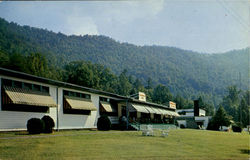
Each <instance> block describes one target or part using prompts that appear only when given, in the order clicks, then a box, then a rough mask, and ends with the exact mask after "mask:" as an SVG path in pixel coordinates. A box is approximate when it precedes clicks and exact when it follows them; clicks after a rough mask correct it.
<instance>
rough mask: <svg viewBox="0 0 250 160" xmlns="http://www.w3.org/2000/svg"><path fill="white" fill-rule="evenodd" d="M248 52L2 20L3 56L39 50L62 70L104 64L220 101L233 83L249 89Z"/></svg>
mask: <svg viewBox="0 0 250 160" xmlns="http://www.w3.org/2000/svg"><path fill="white" fill-rule="evenodd" d="M249 50H250V48H246V49H242V50H233V51H230V52H226V53H221V54H201V53H197V52H193V51H188V50H183V49H179V48H174V47H166V46H136V45H133V44H128V43H121V42H117V41H115V40H114V39H112V38H109V37H106V36H90V35H85V36H75V35H72V36H67V35H64V34H62V33H54V32H52V31H48V30H45V29H38V28H33V27H29V26H20V25H18V24H16V23H13V22H11V23H9V22H7V21H5V20H4V19H1V18H0V52H3V53H6V54H13V53H22V54H24V55H25V54H26V55H27V54H29V53H33V52H40V53H42V54H45V55H46V56H47V57H48V59H49V61H50V62H51V63H53V62H54V61H56V64H57V66H59V67H63V66H64V64H66V63H68V62H70V61H76V60H86V61H91V62H93V63H98V64H103V65H104V66H106V67H108V68H110V69H111V70H112V71H113V72H114V73H115V74H119V73H121V71H123V70H124V69H126V70H127V71H128V73H129V74H130V75H132V76H134V77H137V78H139V79H140V80H141V81H142V82H143V83H144V84H146V83H147V80H148V79H149V78H151V79H152V81H153V84H159V83H161V84H164V85H166V86H167V87H168V88H169V89H170V91H171V92H172V93H174V94H180V95H182V96H184V97H185V98H190V99H194V98H197V96H198V95H202V96H203V97H206V98H208V99H209V100H210V101H211V103H215V104H217V103H218V99H220V98H221V97H222V96H223V95H224V94H225V91H226V88H227V87H228V86H230V85H237V86H238V87H240V88H241V89H247V86H248V74H249V65H248V62H249Z"/></svg>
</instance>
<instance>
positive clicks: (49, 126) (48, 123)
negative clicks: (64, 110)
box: [42, 116, 55, 133]
mask: <svg viewBox="0 0 250 160" xmlns="http://www.w3.org/2000/svg"><path fill="white" fill-rule="evenodd" d="M42 120H43V122H44V125H45V127H44V131H43V132H44V133H52V131H53V128H54V127H55V122H54V120H53V119H52V118H51V117H50V116H43V118H42Z"/></svg>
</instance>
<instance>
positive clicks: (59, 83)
mask: <svg viewBox="0 0 250 160" xmlns="http://www.w3.org/2000/svg"><path fill="white" fill-rule="evenodd" d="M0 75H4V76H9V77H15V78H20V79H26V80H32V81H36V82H40V83H46V84H50V85H54V86H57V87H64V88H70V89H77V90H82V91H86V92H90V93H94V94H99V95H104V96H109V97H113V98H118V99H120V100H121V101H124V102H126V101H129V102H134V103H139V104H147V105H151V106H156V107H160V108H165V109H172V108H169V107H168V106H165V105H161V104H157V103H152V102H143V101H139V100H137V99H134V98H130V97H127V96H122V95H118V94H115V93H110V92H106V91H101V90H97V89H93V88H88V87H83V86H79V85H75V84H71V83H66V82H62V81H57V80H53V79H48V78H43V77H39V76H35V75H31V74H27V73H23V72H18V71H14V70H10V69H6V68H1V67H0ZM172 110H174V109H172Z"/></svg>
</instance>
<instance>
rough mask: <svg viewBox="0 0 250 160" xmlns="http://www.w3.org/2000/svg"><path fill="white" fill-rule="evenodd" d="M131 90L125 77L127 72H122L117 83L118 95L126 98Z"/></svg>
mask: <svg viewBox="0 0 250 160" xmlns="http://www.w3.org/2000/svg"><path fill="white" fill-rule="evenodd" d="M131 89H132V85H131V84H130V82H129V79H128V77H127V70H123V72H122V73H121V74H120V76H119V83H118V91H117V93H118V94H121V95H125V96H128V95H129V94H130V91H131Z"/></svg>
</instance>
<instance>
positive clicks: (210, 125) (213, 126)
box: [207, 120, 220, 131]
mask: <svg viewBox="0 0 250 160" xmlns="http://www.w3.org/2000/svg"><path fill="white" fill-rule="evenodd" d="M219 128H220V126H218V125H217V124H215V123H214V122H213V121H212V120H211V121H210V122H209V123H208V125H207V130H214V131H218V130H219Z"/></svg>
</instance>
